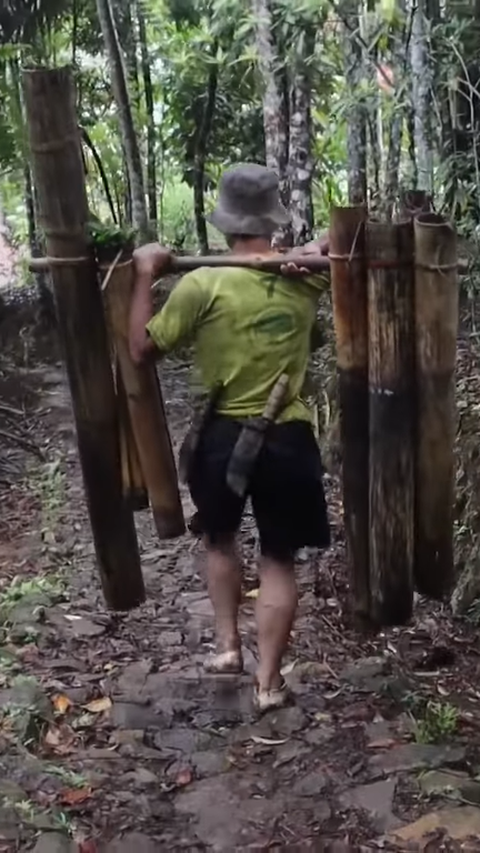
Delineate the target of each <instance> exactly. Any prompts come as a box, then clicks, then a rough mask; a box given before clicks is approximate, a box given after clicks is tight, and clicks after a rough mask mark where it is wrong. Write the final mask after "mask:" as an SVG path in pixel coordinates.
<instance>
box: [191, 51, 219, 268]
mask: <svg viewBox="0 0 480 853" xmlns="http://www.w3.org/2000/svg"><path fill="white" fill-rule="evenodd" d="M217 51H218V43H217V42H216V41H215V42H214V44H213V48H212V56H213V57H216V55H217ZM217 84H218V63H217V62H216V60H215V61H214V62H213V63H212V65H211V67H210V72H209V75H208V83H207V91H206V94H205V101H204V108H203V112H202V121H201V125H200V127H199V128H198V132H197V138H196V142H195V155H194V165H193V204H194V212H195V228H196V231H197V240H198V248H199V249H200V251H201V253H202V255H208V252H209V246H208V234H207V224H206V222H205V195H204V192H205V159H206V156H207V142H208V137H209V136H210V131H211V129H212V122H213V116H214V113H215V102H216V97H217Z"/></svg>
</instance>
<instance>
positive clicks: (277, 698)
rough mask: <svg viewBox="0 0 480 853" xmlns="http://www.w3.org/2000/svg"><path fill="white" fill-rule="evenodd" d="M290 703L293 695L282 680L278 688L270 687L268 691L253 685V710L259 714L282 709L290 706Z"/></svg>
mask: <svg viewBox="0 0 480 853" xmlns="http://www.w3.org/2000/svg"><path fill="white" fill-rule="evenodd" d="M292 701H293V695H292V693H291V692H290V690H289V689H288V687H287V684H286V682H285V681H284V680H283V679H282V682H281V684H280V685H279V687H272V688H271V689H270V690H264V689H262V688H261V687H259V685H258V684H256V685H255V688H254V692H253V704H254V706H255V710H256V711H258V713H260V714H265V713H266V712H267V711H274V710H275V709H277V708H284V707H285V706H286V705H290V704H291V703H292Z"/></svg>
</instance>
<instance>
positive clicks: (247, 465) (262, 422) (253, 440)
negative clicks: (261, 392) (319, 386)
mask: <svg viewBox="0 0 480 853" xmlns="http://www.w3.org/2000/svg"><path fill="white" fill-rule="evenodd" d="M288 384H289V379H288V376H287V375H286V374H285V373H283V374H282V375H281V376H280V378H279V379H278V380H277V382H276V383H275V385H274V386H273V389H272V391H271V393H270V396H269V398H268V400H267V404H266V406H265V409H264V411H263V414H262V415H261V416H260V417H259V418H251V419H250V420H248V421H247V422H246V423H245V424H244V425H243V427H242V431H241V433H240V435H239V436H238V439H237V442H236V444H235V447H234V448H233V451H232V455H231V457H230V461H229V463H228V468H227V483H228V486H229V487H230V489H231V490H232V492H235V494H236V495H238V496H239V497H240V498H243V497H244V496H245V494H246V491H247V488H248V485H249V483H250V479H251V476H252V473H253V469H254V466H255V462H256V461H257V459H258V456H259V453H260V451H261V449H262V445H263V442H264V440H265V433H266V431H267V429H268V427H269V426H270V424H271V423H273V422H274V421H275V420H276V419H277V417H278V415H279V414H280V411H281V410H282V408H283V405H284V401H285V397H286V395H287V391H288Z"/></svg>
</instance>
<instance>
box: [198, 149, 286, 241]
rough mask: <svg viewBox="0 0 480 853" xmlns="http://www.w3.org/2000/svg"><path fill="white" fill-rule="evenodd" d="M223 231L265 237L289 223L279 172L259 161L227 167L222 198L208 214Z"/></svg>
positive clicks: (220, 189) (221, 181)
mask: <svg viewBox="0 0 480 853" xmlns="http://www.w3.org/2000/svg"><path fill="white" fill-rule="evenodd" d="M207 220H208V221H209V222H211V224H212V225H214V226H215V228H217V229H218V231H221V232H222V234H243V235H245V236H248V237H263V236H265V235H270V234H273V232H274V231H276V230H277V229H278V228H281V227H282V226H284V225H288V223H289V222H290V217H289V215H288V213H287V211H286V210H285V208H284V206H283V205H282V204H281V202H280V197H279V185H278V178H277V176H276V174H275V172H272V170H271V169H267V168H266V167H265V166H259V165H257V164H256V163H246V164H244V165H239V166H234V167H233V168H231V169H227V171H226V172H224V173H223V175H222V177H221V179H220V186H219V194H218V201H217V205H216V207H215V209H214V210H213V212H212V213H211V214H210V216H207Z"/></svg>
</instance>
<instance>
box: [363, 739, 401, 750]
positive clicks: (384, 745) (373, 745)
mask: <svg viewBox="0 0 480 853" xmlns="http://www.w3.org/2000/svg"><path fill="white" fill-rule="evenodd" d="M396 743H397V741H396V740H395V739H394V738H392V737H379V738H377V740H372V741H370V743H369V744H368V748H369V749H390V748H391V747H392V746H395V744H396Z"/></svg>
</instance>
